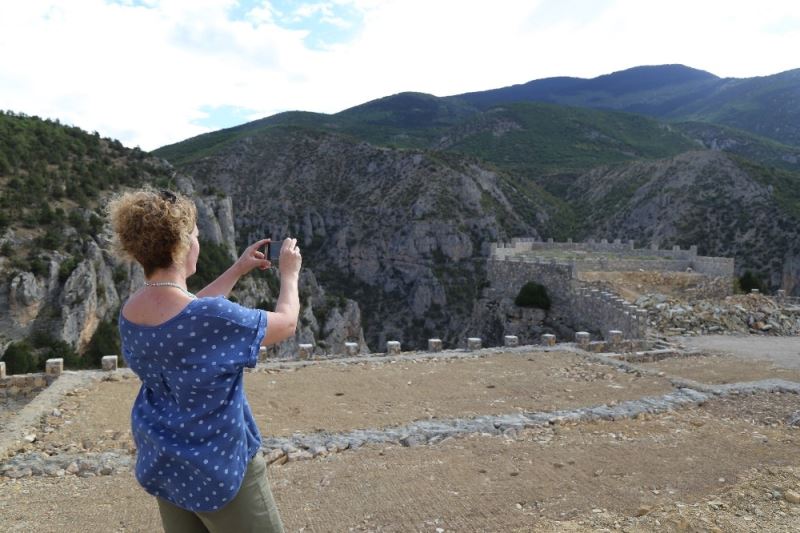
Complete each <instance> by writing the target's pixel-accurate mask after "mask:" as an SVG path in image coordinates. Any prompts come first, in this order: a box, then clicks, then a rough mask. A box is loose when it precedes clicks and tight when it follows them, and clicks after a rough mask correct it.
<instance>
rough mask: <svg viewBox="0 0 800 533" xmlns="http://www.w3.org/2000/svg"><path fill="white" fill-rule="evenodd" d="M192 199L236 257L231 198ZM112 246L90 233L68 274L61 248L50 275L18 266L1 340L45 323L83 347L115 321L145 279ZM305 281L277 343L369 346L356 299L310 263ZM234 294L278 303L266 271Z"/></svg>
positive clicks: (204, 222) (1, 315)
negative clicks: (296, 317)
mask: <svg viewBox="0 0 800 533" xmlns="http://www.w3.org/2000/svg"><path fill="white" fill-rule="evenodd" d="M178 182H179V183H178V185H179V188H180V190H181V191H182V192H184V193H185V194H191V193H192V192H193V191H194V190H196V188H195V187H194V184H193V182H192V181H191V180H190V179H188V178H186V177H180V178H179V179H178ZM195 202H196V205H197V210H198V222H197V223H198V229H199V230H200V232H201V235H202V237H203V238H204V239H206V240H208V241H209V242H213V243H214V244H218V245H221V246H224V247H225V248H227V249H228V250H229V251H230V253H231V261H233V260H234V259H235V257H236V256H237V255H238V254H236V241H235V228H234V225H233V216H232V203H231V200H230V198H228V197H220V196H216V195H215V196H202V197H195ZM111 247H112V243H111V231H110V229H109V228H106V229H105V230H104V231H102V232H101V233H100V234H99V235H98V236H97V238H96V240H92V239H87V240H86V243H85V245H84V249H83V251H82V253H81V254H80V256H79V257H78V258H76V259H79V260H78V261H77V263H76V264H75V266H74V268H73V269H72V271H71V272H69V273H68V275H66V274H65V273H64V272H61V270H63V269H62V266H63V265H64V264H65V263H64V262H65V261H69V260H70V258H69V257H68V256H66V255H64V254H63V253H60V252H54V253H52V255H51V256H50V259H49V263H48V266H47V269H46V273H45V275H40V276H38V277H37V276H35V275H34V274H33V273H31V272H19V273H17V274H15V275H14V277H13V278H12V279H11V280H10V282H8V283H7V284H5V285H4V286H3V287H2V288H0V340H1V341H2V343H1V344H0V345H2V346H5V345H7V344H8V343H9V342H11V341H15V340H20V339H23V338H25V337H27V336H28V335H30V334H31V333H33V332H34V331H41V332H44V333H46V334H47V335H50V336H52V337H55V338H56V339H59V340H63V341H66V342H67V343H69V344H70V345H72V346H73V347H74V348H75V349H76V350H78V352H81V351H82V350H84V349H85V348H86V346H87V345H88V344H89V342H90V340H91V339H92V336H93V335H94V333H95V331H96V330H97V327H98V325H99V324H100V323H101V322H102V321H111V322H116V320H117V313H118V310H119V309H120V307H121V305H122V304H123V303H124V301H125V299H126V298H127V297H128V296H129V295H130V294H132V293H133V292H134V291H136V290H137V289H139V288H140V287H141V286H142V285H143V283H144V272H143V270H142V268H141V267H140V266H139V265H138V264H136V263H128V262H125V261H122V260H120V259H118V258H116V257H115V256H114V255H113V254H112V253H111ZM201 253H202V250H201ZM65 275H66V278H65V279H64V277H63V276H65ZM59 276H62V277H61V279H60V277H59ZM300 289H301V291H302V292H304V293H305V294H306V295H307V298H306V299H305V300H304V301H303V303H302V306H301V316H302V317H303V318H301V321H300V325H299V326H298V333H297V336H296V339H293V340H291V341H287V342H284V343H282V344H281V345H279V346H278V347H276V348H275V350H276V351H279V352H280V353H281V354H283V355H285V356H289V355H293V354H294V353H295V352H296V350H297V344H298V341H299V342H303V343H311V344H314V345H315V346H318V350H319V352H320V353H330V352H336V353H340V352H342V351H343V350H344V342H351V341H352V342H359V343H360V345H361V346H362V349H363V350H364V351H366V350H367V348H366V343H365V342H364V334H363V329H362V326H361V311H360V309H359V307H358V304H356V303H355V302H354V301H352V300H346V299H330V298H328V297H327V295H326V293H325V291H324V290H323V289H322V288H321V287H320V286H319V284H318V283H317V280H316V278H315V277H314V275H313V273H312V272H311V271H310V269H307V268H306V269H304V271H303V274H302V277H301V284H300ZM231 297H232V298H233V299H235V300H236V301H238V302H240V303H241V304H242V305H246V306H249V307H256V306H259V305H261V306H264V304H269V305H267V307H268V308H269V309H270V310H274V304H275V301H276V300H277V297H278V294H277V293H275V294H273V293H272V292H271V290H270V286H269V283H268V282H267V279H266V277H265V275H264V274H261V273H259V271H254V272H253V273H252V274H250V275H248V276H246V277H245V278H243V279H242V280H240V282H239V283H238V284H237V286H236V287H235V288H234V291H233V293H232V295H231ZM270 305H271V306H272V307H271V308H270V307H269V306H270ZM318 317H319V318H320V319H321V321H320V320H318ZM320 322H321V323H320Z"/></svg>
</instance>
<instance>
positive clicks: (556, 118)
mask: <svg viewBox="0 0 800 533" xmlns="http://www.w3.org/2000/svg"><path fill="white" fill-rule="evenodd" d="M448 133H449V134H450V135H451V136H452V137H453V140H452V142H451V143H450V144H449V145H448V146H447V148H446V149H448V150H452V151H458V152H463V153H468V154H471V155H475V156H477V157H480V158H482V159H485V160H487V161H491V162H492V163H494V164H495V165H497V166H499V167H502V168H504V169H506V170H508V171H511V172H518V173H523V174H526V175H535V174H538V173H551V172H569V171H572V170H578V169H585V168H588V167H592V166H595V165H602V164H609V163H616V162H621V161H629V160H632V159H640V158H645V159H651V158H660V157H668V156H672V155H675V154H678V153H681V152H685V151H687V150H691V149H694V148H696V145H694V144H693V143H692V141H690V140H689V139H688V138H687V137H685V136H684V135H682V134H681V133H680V132H676V131H674V130H673V129H672V128H670V127H669V126H665V125H663V124H660V123H658V122H657V121H655V120H653V119H649V118H646V117H643V116H640V115H634V114H630V113H617V112H610V111H598V110H592V109H583V108H577V107H565V106H558V105H551V104H535V103H517V104H508V105H504V106H502V107H497V108H494V109H490V110H488V111H486V112H484V113H482V114H481V115H479V116H477V117H475V118H473V119H472V120H470V121H468V122H466V123H464V124H463V125H461V126H460V128H456V129H454V130H451V131H450V132H448Z"/></svg>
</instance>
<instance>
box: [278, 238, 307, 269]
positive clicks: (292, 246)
mask: <svg viewBox="0 0 800 533" xmlns="http://www.w3.org/2000/svg"><path fill="white" fill-rule="evenodd" d="M302 262H303V258H302V256H301V255H300V247H299V246H297V239H292V238H290V237H287V238H286V239H284V241H283V244H281V255H280V259H279V260H278V268H279V269H280V271H281V277H283V276H291V275H295V276H298V275H299V274H300V265H301V263H302Z"/></svg>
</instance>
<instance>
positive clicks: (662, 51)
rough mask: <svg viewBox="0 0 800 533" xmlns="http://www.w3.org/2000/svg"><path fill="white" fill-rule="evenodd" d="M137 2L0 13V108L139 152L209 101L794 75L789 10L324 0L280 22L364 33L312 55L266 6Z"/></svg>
mask: <svg viewBox="0 0 800 533" xmlns="http://www.w3.org/2000/svg"><path fill="white" fill-rule="evenodd" d="M140 4H141V2H128V3H127V5H125V4H121V3H115V4H108V3H106V2H103V1H102V0H72V1H66V0H64V1H46V0H19V1H6V2H2V3H0V106H1V107H2V108H6V109H11V110H14V111H21V112H25V113H29V114H39V115H42V116H48V117H53V118H59V119H61V120H62V121H64V122H68V123H73V124H75V125H78V126H80V127H82V128H85V129H87V130H90V131H92V130H97V131H99V132H100V133H101V134H102V135H107V136H112V137H118V138H120V140H122V141H123V142H124V143H125V144H127V145H130V146H133V145H137V144H138V145H140V146H141V147H142V148H145V149H152V148H155V147H157V146H161V145H163V144H167V143H171V142H176V141H179V140H182V139H184V138H187V137H189V136H192V135H197V134H199V133H202V132H204V131H207V128H204V127H201V126H198V125H196V124H195V121H197V120H199V119H202V118H203V117H205V116H206V114H207V110H208V109H213V108H218V107H224V106H230V107H237V108H243V109H248V110H255V112H254V116H266V115H269V114H272V113H275V112H278V111H281V110H288V109H304V110H309V111H321V112H335V111H338V110H341V109H344V108H346V107H350V106H353V105H357V104H359V103H362V102H364V101H366V100H369V99H373V98H378V97H380V96H385V95H387V94H393V93H397V92H400V91H405V90H415V91H423V92H430V93H433V94H437V95H446V94H455V93H460V92H466V91H472V90H481V89H488V88H494V87H501V86H504V85H509V84H512V83H521V82H524V81H528V80H531V79H536V78H542V77H547V76H556V75H572V76H582V77H592V76H597V75H600V74H604V73H608V72H611V71H614V70H621V69H624V68H628V67H632V66H636V65H642V64H661V63H684V64H687V65H690V66H693V67H696V68H701V69H705V70H708V71H710V72H713V73H714V74H717V75H721V76H738V77H744V76H754V75H765V74H771V73H775V72H779V71H783V70H788V69H791V68H796V67H798V66H800V65H798V64H797V61H796V59H795V56H796V54H795V50H796V49H797V45H798V43H800V25H798V24H797V23H796V21H798V20H800V3H796V2H790V1H777V0H776V1H769V0H766V1H762V2H760V3H758V4H756V3H754V2H745V1H742V0H729V1H726V2H721V1H706V2H689V1H686V0H674V1H672V2H669V3H665V2H658V3H657V2H641V1H636V0H613V1H612V0H608V1H606V2H600V3H598V2H596V1H590V0H561V1H558V0H538V1H537V0H533V1H531V0H529V1H515V0H498V1H496V2H492V3H489V2H478V1H474V0H461V1H455V0H435V1H432V0H425V1H423V0H386V1H379V0H333V1H332V2H325V3H320V2H314V3H309V4H306V7H305V8H303V7H301V8H300V10H299V11H297V12H296V13H295V14H296V15H298V16H299V15H302V16H306V17H310V16H311V15H316V16H321V17H323V18H326V19H329V20H328V23H329V24H332V23H334V22H336V23H337V24H339V25H341V26H343V27H344V26H346V25H347V24H353V21H350V20H343V19H341V17H342V15H341V12H340V11H337V10H336V9H334V8H333V7H334V6H336V5H338V6H342V5H346V6H348V7H349V8H353V9H356V10H358V11H359V12H360V13H361V14H362V15H363V24H362V25H361V26H360V27H358V28H354V29H353V31H354V33H353V35H352V37H351V39H350V40H349V41H348V42H346V43H338V44H337V43H329V44H328V45H327V46H326V47H325V48H324V49H314V50H312V49H309V48H308V47H307V46H306V44H305V42H306V39H307V37H308V36H309V34H310V32H313V31H315V29H316V28H314V27H311V26H309V28H308V29H307V30H289V29H285V28H282V27H280V26H279V23H280V21H278V20H276V11H275V9H274V8H273V7H272V6H271V5H270V3H269V2H262V3H261V4H260V5H258V6H256V7H254V8H253V9H251V10H250V11H249V12H248V14H247V20H231V19H230V18H229V16H228V13H229V10H230V8H232V7H234V6H235V4H236V2H235V1H233V0H195V1H193V2H186V1H181V0H162V1H155V0H149V1H148V2H147V5H148V6H149V7H144V6H141V5H140ZM303 9H304V10H303ZM284 15H286V14H284ZM312 18H313V17H312ZM334 19H336V20H334ZM786 21H795V23H787V22H786Z"/></svg>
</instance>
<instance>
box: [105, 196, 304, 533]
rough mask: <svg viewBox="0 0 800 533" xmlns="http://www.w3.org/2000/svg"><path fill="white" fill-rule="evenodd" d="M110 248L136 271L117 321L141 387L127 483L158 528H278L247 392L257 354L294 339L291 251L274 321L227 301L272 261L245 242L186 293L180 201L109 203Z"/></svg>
mask: <svg viewBox="0 0 800 533" xmlns="http://www.w3.org/2000/svg"><path fill="white" fill-rule="evenodd" d="M109 215H110V218H111V222H112V225H113V228H114V233H115V237H116V244H117V247H118V248H119V251H120V252H122V253H123V254H124V255H125V256H126V257H128V258H132V259H134V260H136V261H137V262H138V263H139V264H140V265H141V266H142V268H143V269H144V274H145V278H146V281H145V284H144V287H142V288H141V289H139V290H138V291H136V292H135V293H134V294H132V295H131V296H130V298H128V300H127V302H126V303H125V305H124V306H123V308H122V310H121V312H120V317H119V328H120V335H121V338H122V345H123V348H122V351H123V355H124V357H125V360H126V361H127V363H128V365H129V366H130V367H131V368H132V369H133V371H134V372H135V373H136V374H137V375H138V376H139V378H140V379H141V381H142V386H141V389H140V390H139V394H138V396H137V397H136V401H135V402H134V405H133V409H132V411H131V425H132V429H133V437H134V440H135V442H136V446H137V448H138V450H137V457H136V479H137V480H138V481H139V483H140V484H141V485H142V487H143V488H144V489H145V490H146V491H147V492H148V493H150V494H152V495H154V496H155V497H156V500H157V502H158V507H159V511H160V513H161V520H162V523H163V525H164V529H165V531H167V532H168V533H171V532H173V531H180V532H183V531H201V532H205V531H211V532H216V531H220V532H232V531H236V532H242V531H259V532H260V531H283V526H282V524H281V520H280V517H279V515H278V511H277V508H276V506H275V502H274V500H273V498H272V494H271V492H270V488H269V483H268V481H267V477H266V464H265V462H264V459H263V457H262V455H261V453H260V448H261V435H260V434H259V431H258V428H257V427H256V424H255V421H254V420H253V415H252V413H251V411H250V406H249V405H248V403H247V398H246V397H245V395H244V387H243V372H244V367H246V366H247V367H253V366H255V364H256V361H257V360H258V352H259V348H260V347H261V346H264V345H268V344H273V343H277V342H280V341H283V340H285V339H287V338H289V337H291V336H293V335H294V332H295V328H296V325H297V317H298V313H299V310H300V303H299V298H298V292H297V283H298V276H299V272H300V264H301V257H300V250H299V248H298V247H297V242H296V240H295V239H286V240H285V241H283V243H282V246H281V253H280V259H279V268H280V272H281V290H280V295H279V297H278V302H277V305H276V306H275V312H274V313H270V312H266V311H262V310H259V309H248V308H246V307H242V306H240V305H237V304H235V303H233V302H230V301H229V300H227V299H226V296H227V295H228V294H229V293H230V291H231V289H232V288H233V286H234V285H235V284H236V282H237V281H238V280H239V278H240V277H242V276H243V275H245V274H247V273H248V272H250V271H251V270H253V269H254V268H260V269H262V270H263V269H266V268H268V267H269V266H270V263H269V261H268V260H267V259H265V257H264V254H262V253H261V252H259V251H258V249H259V248H260V247H262V246H264V244H266V243H267V242H269V240H268V239H262V240H260V241H258V242H256V243H254V244H252V245H250V246H249V247H248V248H247V249H246V250H245V251H244V253H243V254H242V255H241V257H239V259H237V260H236V262H234V264H233V266H231V267H230V268H229V269H228V270H226V271H225V273H223V274H222V275H221V276H220V277H219V278H217V279H216V280H215V281H214V282H212V283H211V284H210V285H208V286H207V287H205V288H204V289H203V290H201V291H200V292H198V293H197V294H196V295H194V294H192V293H190V292H189V291H188V289H187V288H186V278H188V277H189V276H191V275H192V274H194V272H195V269H196V266H197V258H198V255H199V254H200V245H199V243H198V240H197V237H198V233H197V225H196V218H197V212H196V209H195V206H194V204H193V203H192V202H191V200H189V199H188V198H186V197H184V196H182V195H180V194H174V193H171V192H169V191H160V192H159V191H155V190H152V189H144V190H139V191H135V192H128V193H124V194H122V195H120V196H118V197H117V198H115V199H114V200H112V202H111V203H110V205H109Z"/></svg>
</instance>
